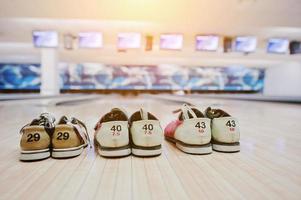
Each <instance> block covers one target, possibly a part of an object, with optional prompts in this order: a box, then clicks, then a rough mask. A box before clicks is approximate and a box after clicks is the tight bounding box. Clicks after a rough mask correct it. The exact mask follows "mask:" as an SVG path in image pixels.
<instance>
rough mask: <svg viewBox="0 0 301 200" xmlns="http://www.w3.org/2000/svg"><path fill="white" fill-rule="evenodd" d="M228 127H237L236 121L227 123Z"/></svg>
mask: <svg viewBox="0 0 301 200" xmlns="http://www.w3.org/2000/svg"><path fill="white" fill-rule="evenodd" d="M226 126H228V127H235V126H236V124H235V121H234V120H229V121H227V123H226Z"/></svg>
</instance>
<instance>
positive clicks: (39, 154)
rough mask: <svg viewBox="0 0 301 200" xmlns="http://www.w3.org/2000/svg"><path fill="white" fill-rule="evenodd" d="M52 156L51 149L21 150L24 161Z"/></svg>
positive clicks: (21, 158) (21, 157)
mask: <svg viewBox="0 0 301 200" xmlns="http://www.w3.org/2000/svg"><path fill="white" fill-rule="evenodd" d="M49 157H50V150H49V149H42V150H35V151H21V152H20V160H22V161H34V160H42V159H45V158H49Z"/></svg>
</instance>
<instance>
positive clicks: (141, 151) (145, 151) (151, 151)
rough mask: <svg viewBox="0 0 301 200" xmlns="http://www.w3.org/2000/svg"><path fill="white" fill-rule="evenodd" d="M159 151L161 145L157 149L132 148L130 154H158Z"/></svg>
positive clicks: (146, 155) (160, 151)
mask: <svg viewBox="0 0 301 200" xmlns="http://www.w3.org/2000/svg"><path fill="white" fill-rule="evenodd" d="M161 153H162V148H161V147H160V148H159V149H143V148H140V149H137V148H132V154H133V155H135V156H140V157H151V156H159V155H160V154H161Z"/></svg>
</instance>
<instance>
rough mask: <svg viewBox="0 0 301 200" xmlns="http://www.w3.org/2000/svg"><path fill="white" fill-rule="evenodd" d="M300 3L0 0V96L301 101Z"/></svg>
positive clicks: (262, 0)
mask: <svg viewBox="0 0 301 200" xmlns="http://www.w3.org/2000/svg"><path fill="white" fill-rule="evenodd" d="M300 17H301V3H300V1H299V0H287V1H280V0H277V1H275V0H224V1H220V0H210V1H209V0H185V1H184V0H164V1H162V0H114V1H109V0H93V1H92V0H86V1H83V0H81V1H74V0H73V1H71V0H43V1H37V0H26V1H22V0H14V1H12V0H1V1H0V89H1V92H2V93H40V94H42V95H57V94H59V93H74V92H79V93H81V92H91V93H107V92H111V93H115V92H116V93H120V92H122V93H128V92H129V93H131V92H144V93H148V92H152V93H153V92H155V93H164V92H166V93H170V92H171V93H177V94H185V93H219V94H220V93H235V94H236V95H241V93H243V94H244V95H247V96H248V95H253V96H254V94H256V97H258V98H262V97H264V98H271V99H283V98H285V99H295V100H298V99H300V98H299V97H300V96H301V89H300V86H301V20H300Z"/></svg>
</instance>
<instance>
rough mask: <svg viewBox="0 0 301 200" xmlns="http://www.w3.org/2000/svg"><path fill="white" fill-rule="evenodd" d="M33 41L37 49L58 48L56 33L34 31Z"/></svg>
mask: <svg viewBox="0 0 301 200" xmlns="http://www.w3.org/2000/svg"><path fill="white" fill-rule="evenodd" d="M32 39H33V44H34V46H35V47H37V48H55V47H57V46H58V33H57V32H56V31H33V32H32Z"/></svg>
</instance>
